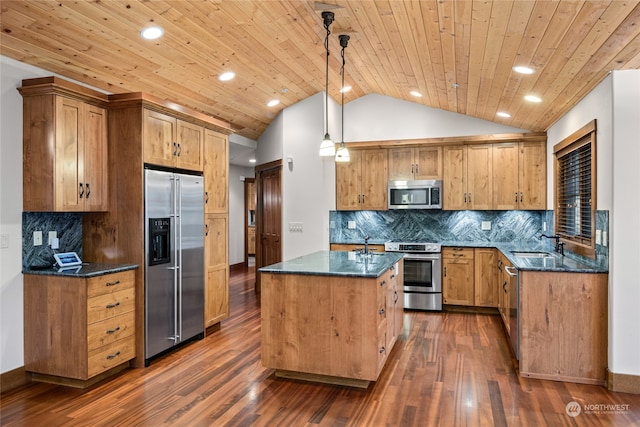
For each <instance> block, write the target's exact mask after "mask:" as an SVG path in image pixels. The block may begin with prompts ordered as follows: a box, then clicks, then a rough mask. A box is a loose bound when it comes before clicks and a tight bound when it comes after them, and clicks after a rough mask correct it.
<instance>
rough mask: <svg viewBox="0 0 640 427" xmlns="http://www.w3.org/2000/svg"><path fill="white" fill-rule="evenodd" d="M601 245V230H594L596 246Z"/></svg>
mask: <svg viewBox="0 0 640 427" xmlns="http://www.w3.org/2000/svg"><path fill="white" fill-rule="evenodd" d="M601 244H602V230H596V245H601Z"/></svg>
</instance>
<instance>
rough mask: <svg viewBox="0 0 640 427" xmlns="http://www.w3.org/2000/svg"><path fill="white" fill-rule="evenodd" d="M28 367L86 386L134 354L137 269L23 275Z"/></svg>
mask: <svg viewBox="0 0 640 427" xmlns="http://www.w3.org/2000/svg"><path fill="white" fill-rule="evenodd" d="M24 322H25V324H24V326H25V328H24V330H25V342H24V359H25V362H24V368H25V370H26V371H27V372H31V373H32V375H33V378H34V379H35V380H42V381H46V382H55V383H61V384H65V385H72V386H76V387H85V386H88V385H90V384H92V383H94V382H96V381H98V380H101V379H103V378H104V376H105V375H109V374H111V373H114V371H116V370H118V369H122V368H125V367H128V366H129V364H128V361H129V360H131V359H133V358H134V357H135V354H136V346H135V329H136V328H135V327H136V324H135V275H134V271H133V270H129V271H123V272H118V273H112V274H106V275H102V276H97V277H91V278H78V277H68V276H46V275H31V274H25V275H24Z"/></svg>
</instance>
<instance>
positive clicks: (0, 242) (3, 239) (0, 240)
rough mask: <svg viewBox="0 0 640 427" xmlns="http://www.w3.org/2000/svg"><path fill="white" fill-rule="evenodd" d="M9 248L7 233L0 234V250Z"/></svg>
mask: <svg viewBox="0 0 640 427" xmlns="http://www.w3.org/2000/svg"><path fill="white" fill-rule="evenodd" d="M8 247H9V233H2V234H0V248H2V249H6V248H8Z"/></svg>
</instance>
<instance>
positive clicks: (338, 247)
mask: <svg viewBox="0 0 640 427" xmlns="http://www.w3.org/2000/svg"><path fill="white" fill-rule="evenodd" d="M329 247H330V250H332V251H348V252H355V251H357V250H358V249H361V250H363V251H364V243H361V244H347V243H331V245H329ZM369 250H370V251H374V252H384V245H369Z"/></svg>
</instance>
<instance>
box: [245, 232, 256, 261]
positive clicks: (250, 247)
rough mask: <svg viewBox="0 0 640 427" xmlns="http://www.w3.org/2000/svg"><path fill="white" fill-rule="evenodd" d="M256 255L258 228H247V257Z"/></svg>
mask: <svg viewBox="0 0 640 427" xmlns="http://www.w3.org/2000/svg"><path fill="white" fill-rule="evenodd" d="M255 254H256V227H255V226H254V227H247V255H255Z"/></svg>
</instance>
